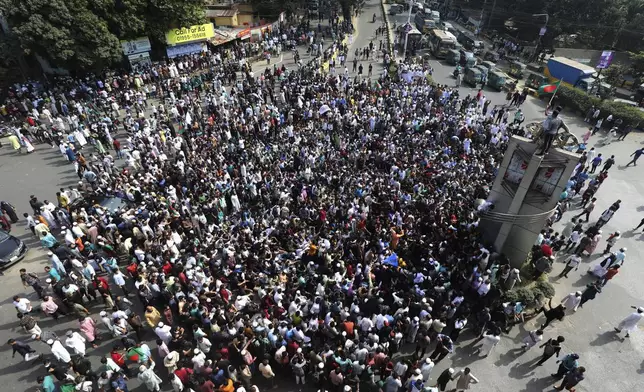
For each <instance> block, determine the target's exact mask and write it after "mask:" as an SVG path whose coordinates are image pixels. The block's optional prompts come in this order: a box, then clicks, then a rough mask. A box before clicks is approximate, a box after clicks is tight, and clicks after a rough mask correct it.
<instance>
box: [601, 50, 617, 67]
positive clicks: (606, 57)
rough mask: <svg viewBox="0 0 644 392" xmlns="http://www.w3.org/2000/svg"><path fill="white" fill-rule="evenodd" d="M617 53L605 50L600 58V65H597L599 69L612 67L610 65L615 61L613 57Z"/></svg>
mask: <svg viewBox="0 0 644 392" xmlns="http://www.w3.org/2000/svg"><path fill="white" fill-rule="evenodd" d="M614 55H615V52H611V51H610V50H605V51H603V52H602V55H601V57H600V58H599V64H597V69H606V68H608V66H610V63H611V62H612V61H613V56H614Z"/></svg>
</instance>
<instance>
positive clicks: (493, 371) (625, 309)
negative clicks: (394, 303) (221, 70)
mask: <svg viewBox="0 0 644 392" xmlns="http://www.w3.org/2000/svg"><path fill="white" fill-rule="evenodd" d="M374 12H375V13H377V15H378V20H377V22H376V23H371V16H372V15H373V13H374ZM382 18H383V15H381V13H380V4H379V2H377V1H376V0H368V1H367V3H366V6H365V10H364V13H363V14H362V16H361V17H360V18H359V19H358V21H357V24H356V25H357V30H358V31H357V34H356V36H355V37H354V40H353V43H352V45H351V49H350V56H349V58H348V61H349V62H350V61H352V60H353V57H352V56H353V52H354V50H355V48H362V47H365V46H367V45H368V43H369V42H370V41H371V39H374V40H375V41H374V44H376V45H377V44H378V40H379V39H380V38H376V37H375V29H376V28H377V27H378V26H380V25H381V23H382V20H383V19H382ZM405 20H406V18H405V17H403V16H399V17H398V19H397V23H398V24H400V23H402V22H404V21H405ZM302 52H303V51H302V50H301V51H300V53H302ZM305 59H306V58H305ZM282 61H283V62H284V64H285V65H286V66H287V68H288V67H293V66H295V65H294V64H293V61H292V57H291V55H290V53H285V54H284V57H283V60H282ZM432 66H433V67H434V69H435V72H434V78H435V80H437V81H438V82H439V83H445V84H453V79H452V78H451V71H452V68H451V67H447V66H445V65H444V64H442V63H441V62H439V61H433V62H432ZM367 67H368V65H367V63H366V62H365V68H367ZM349 68H351V67H349ZM262 69H263V66H262V65H261V64H257V65H255V66H254V70H255V71H256V72H257V71H258V70H262ZM380 71H381V68H380V65H379V63H377V62H376V64H374V75H377V74H378V73H379V72H380ZM365 73H366V72H365ZM460 92H461V93H462V94H468V93H475V92H476V91H475V90H473V89H470V88H467V87H461V88H460ZM486 95H487V96H488V97H489V98H490V99H492V101H493V103H494V104H497V103H498V104H500V103H503V102H504V98H503V94H501V93H498V92H494V91H488V90H486ZM524 112H525V113H526V120H527V121H530V120H533V119H534V120H538V119H541V118H542V115H541V113H543V103H542V102H540V101H538V100H536V99H533V98H528V101H527V102H526V104H525V105H524ZM564 118H565V119H566V121H567V123H568V124H569V125H570V126H571V128H572V130H573V132H576V133H577V134H578V135H580V134H581V132H582V130H583V126H584V124H583V122H582V121H580V119H578V118H576V117H574V116H572V115H571V114H567V113H565V114H564ZM592 144H594V145H595V146H596V147H597V148H598V149H599V150H600V152H602V153H604V155H611V154H615V155H616V157H617V162H618V165H616V167H614V168H613V169H612V170H611V172H610V175H609V178H608V180H607V182H606V184H605V185H604V186H603V187H602V189H601V190H600V191H599V193H598V197H599V203H598V206H597V209H596V211H597V212H596V213H595V214H594V217H595V218H596V217H597V216H598V214H599V213H600V212H601V211H602V210H603V209H605V208H607V207H608V206H609V205H610V204H611V203H612V202H613V201H615V199H617V198H620V199H621V200H622V201H623V204H622V208H621V209H620V210H619V211H618V213H617V214H616V216H615V217H614V218H613V220H612V221H610V222H609V224H607V225H606V226H605V228H604V233H608V232H609V231H613V230H621V231H622V232H623V233H624V238H623V239H622V240H621V241H620V243H619V245H621V246H627V247H628V251H627V253H628V256H627V260H626V264H625V266H624V269H623V271H622V272H621V273H620V274H619V275H618V276H617V277H616V278H615V279H613V281H611V282H610V283H609V284H608V285H607V286H606V288H605V290H604V292H603V293H602V294H601V295H600V296H599V297H598V298H597V299H596V300H594V301H592V302H590V303H589V304H588V305H587V306H586V308H585V309H583V310H580V311H579V312H578V314H574V315H571V316H569V317H567V318H566V319H565V320H564V321H563V322H561V323H558V324H556V325H554V326H552V327H550V328H549V329H548V330H547V332H546V337H547V338H549V337H553V336H557V335H560V334H561V335H564V336H565V337H566V339H567V340H566V342H565V344H564V350H563V351H564V352H577V353H579V354H580V356H581V363H582V364H583V365H584V366H586V367H587V369H588V373H587V379H586V380H585V381H584V382H583V383H582V384H581V385H580V386H579V387H578V388H577V390H578V391H604V392H624V391H637V390H642V387H641V386H642V383H643V381H642V377H643V375H644V331H636V332H635V333H633V334H632V335H631V338H630V339H627V340H624V341H620V340H617V339H616V338H615V335H614V334H613V333H612V332H611V330H612V326H613V325H614V324H615V323H616V322H618V321H619V320H620V319H621V318H622V317H624V316H625V315H627V314H628V313H629V311H630V308H629V305H644V286H642V285H641V281H642V277H644V265H642V263H640V259H641V257H640V256H641V255H642V252H643V250H644V246H643V244H642V240H644V236H643V235H641V234H639V233H637V234H636V233H633V232H630V231H628V230H629V229H630V228H633V227H634V226H635V225H637V223H639V220H640V219H641V218H642V217H644V203H641V202H640V195H642V194H644V175H643V174H642V173H641V171H640V170H641V169H640V167H641V165H640V166H638V167H636V168H633V167H630V168H624V167H623V165H624V164H625V163H626V162H627V161H628V157H627V156H628V155H629V154H630V153H631V152H632V151H633V150H634V149H636V148H639V147H642V145H643V144H644V136H643V135H641V134H631V135H629V137H628V138H627V139H626V141H623V142H618V143H613V144H610V145H608V146H602V143H601V137H597V136H596V137H595V138H594V139H592V140H591V145H592ZM36 147H37V150H36V151H35V152H34V153H33V154H30V155H16V154H14V153H13V151H12V150H11V149H10V148H9V147H8V146H6V145H5V147H2V148H1V149H0V179H2V181H3V187H2V193H1V194H0V198H1V199H4V200H9V201H11V202H12V203H13V204H14V205H15V206H16V207H17V208H18V210H19V211H20V212H23V211H29V204H28V197H29V195H30V194H36V195H38V196H39V197H40V198H41V199H48V198H49V199H54V198H55V191H56V190H57V189H58V188H60V187H61V186H65V187H67V186H70V185H73V184H74V183H76V181H77V177H76V174H75V173H74V172H73V169H72V166H71V165H69V164H67V163H66V162H65V160H64V159H63V157H62V156H61V155H60V153H59V152H58V150H57V149H50V148H48V147H46V146H43V145H38V146H36ZM572 214H573V213H572V212H571V213H568V214H567V215H566V216H565V217H564V221H566V220H568V219H569V218H570V217H571V216H572ZM12 233H13V234H14V235H17V236H18V237H20V238H22V239H24V240H26V241H27V242H28V243H29V244H30V245H31V246H32V249H31V250H30V251H29V254H28V256H27V258H26V259H25V260H24V261H23V262H21V263H20V265H19V266H15V267H12V268H11V269H9V270H8V271H7V272H6V274H5V276H0V284H1V285H2V287H1V288H0V342H6V340H7V339H8V338H10V337H24V333H23V332H22V331H21V330H19V328H18V323H17V318H16V317H15V311H14V309H13V306H12V305H11V302H12V300H11V298H12V297H13V295H15V294H19V293H26V294H27V295H28V296H29V297H30V298H31V299H32V300H33V301H34V302H35V303H37V302H38V301H37V300H36V299H35V298H34V296H33V295H32V294H33V293H32V292H31V291H30V290H29V291H27V290H25V289H24V288H23V287H22V285H21V284H20V279H19V278H18V269H19V268H21V267H25V268H27V269H29V270H31V271H36V272H41V271H42V268H43V266H44V264H45V260H44V259H45V257H44V254H43V252H42V251H41V250H40V249H39V248H38V244H37V243H36V242H35V241H34V240H33V237H31V234H30V233H29V232H27V231H25V229H24V225H22V224H19V225H16V226H15V227H14V230H13V232H12ZM605 237H606V236H605ZM603 246H604V243H603V242H602V243H601V244H600V246H599V247H598V249H599V248H603ZM595 259H596V256H592V257H590V258H589V260H587V261H586V262H585V263H584V265H583V266H582V267H581V268H580V271H578V272H575V273H571V274H570V278H569V279H567V280H557V279H551V280H552V282H553V283H554V284H555V287H556V288H557V296H556V298H555V299H559V298H561V297H562V296H564V295H565V294H567V293H569V292H572V291H576V290H579V289H581V288H582V287H583V286H584V285H585V284H586V283H587V282H588V278H586V276H585V274H584V269H585V268H586V266H587V265H588V264H590V263H591V262H593V261H594V260H595ZM561 268H562V265H561V264H557V265H556V266H555V273H556V272H558V271H559V270H560V269H561ZM92 310H93V311H94V313H97V312H98V311H99V310H100V306H98V305H96V306H94V307H93V308H92ZM540 322H542V319H540V318H537V319H536V320H532V321H529V322H527V323H526V325H524V326H521V327H517V328H515V329H514V330H513V331H512V333H511V334H510V335H509V336H504V337H503V339H502V341H501V343H500V344H499V345H498V346H497V347H496V348H495V350H494V351H493V352H492V354H491V355H490V356H489V357H488V358H485V359H477V358H476V357H475V356H472V355H471V354H472V352H473V351H474V350H473V348H472V344H473V343H474V341H473V337H472V336H471V335H470V334H469V333H464V334H463V335H462V338H461V339H460V340H459V344H458V347H457V349H456V351H455V353H454V354H453V355H451V356H450V357H448V358H447V359H445V360H444V361H443V362H441V363H440V364H439V365H437V367H436V369H435V370H434V373H433V374H434V376H435V377H436V376H437V375H438V374H439V373H440V372H441V371H442V370H443V369H444V368H446V367H448V366H452V367H455V368H460V367H463V366H469V367H470V368H471V369H472V372H473V373H474V374H475V375H476V376H477V377H478V378H479V379H480V380H481V383H480V384H479V385H476V386H474V387H473V390H474V391H481V392H492V391H504V392H505V391H521V392H533V391H540V390H543V389H548V388H550V387H551V385H552V380H551V379H550V378H549V374H550V373H552V372H553V371H554V370H555V369H556V366H555V363H554V360H552V361H551V362H549V363H547V364H546V365H544V366H543V367H539V368H534V367H532V366H531V364H532V363H534V361H535V360H536V359H537V357H538V356H539V353H538V352H537V350H536V349H533V351H530V352H528V353H525V354H522V355H519V354H518V353H517V352H516V351H513V349H514V348H516V347H517V346H518V345H519V343H520V341H521V339H522V338H523V335H524V334H525V331H526V330H531V329H534V328H536V326H537V325H538V324H539V323H540ZM75 326H76V321H75V320H65V321H61V322H59V323H54V322H53V321H51V320H44V321H43V322H41V327H43V328H45V329H51V330H53V331H55V332H56V333H58V334H59V335H62V334H64V332H65V331H66V330H68V329H69V328H72V327H75ZM149 337H150V339H152V338H153V333H152V332H149ZM0 347H1V348H0V361H3V363H4V364H5V366H4V367H3V368H1V369H0V383H2V384H3V385H4V387H3V388H2V391H7V392H13V391H33V390H34V388H35V386H36V385H35V379H36V377H37V376H38V375H40V374H42V368H41V367H39V365H38V364H36V363H31V364H25V363H22V362H20V360H19V359H18V358H14V359H12V358H11V349H10V348H9V346H7V345H2V346H0ZM34 348H36V349H37V350H40V351H44V352H46V350H47V348H46V347H45V346H43V345H41V344H39V343H37V342H36V343H34ZM108 350H109V344H108V343H102V344H101V347H99V348H98V349H97V350H91V349H90V350H89V353H90V355H91V358H92V362H93V363H94V366H95V367H97V366H98V356H97V354H103V353H105V352H107V351H108ZM409 350H411V347H404V348H403V354H404V353H407V352H408V351H409ZM129 385H130V387H131V390H134V391H137V392H138V391H141V392H142V391H143V390H144V389H143V388H141V387H140V386H139V384H138V382H137V381H136V380H133V381H130V382H129ZM166 389H167V386H166ZM291 389H294V388H293V386H292V385H291V383H290V382H286V383H282V384H281V387H280V388H279V390H291Z"/></svg>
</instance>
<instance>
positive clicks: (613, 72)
mask: <svg viewBox="0 0 644 392" xmlns="http://www.w3.org/2000/svg"><path fill="white" fill-rule="evenodd" d="M629 71H630V69H629V67H627V66H625V65H623V64H612V65H611V66H610V67H608V68H606V69H605V70H604V71H602V75H603V76H604V77H605V78H606V82H608V83H609V84H611V85H613V86H619V85H621V84H622V81H623V80H624V75H628V74H629Z"/></svg>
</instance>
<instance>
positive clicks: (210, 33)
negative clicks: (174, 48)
mask: <svg viewBox="0 0 644 392" xmlns="http://www.w3.org/2000/svg"><path fill="white" fill-rule="evenodd" d="M214 36H215V28H214V27H213V25H212V23H206V24H202V25H195V26H190V27H182V28H180V29H173V30H170V31H168V32H167V33H165V41H166V42H167V44H168V45H177V44H185V43H187V42H192V41H203V40H206V39H208V38H212V37H214Z"/></svg>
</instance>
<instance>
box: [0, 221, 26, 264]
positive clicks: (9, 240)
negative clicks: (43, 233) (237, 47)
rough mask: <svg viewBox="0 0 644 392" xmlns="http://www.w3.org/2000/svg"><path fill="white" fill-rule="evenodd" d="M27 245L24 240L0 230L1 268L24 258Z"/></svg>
mask: <svg viewBox="0 0 644 392" xmlns="http://www.w3.org/2000/svg"><path fill="white" fill-rule="evenodd" d="M27 250H28V248H27V245H25V243H24V242H22V240H20V239H18V238H16V237H14V236H12V235H11V234H9V233H7V232H6V231H3V230H0V269H4V268H7V267H9V266H10V265H13V264H15V263H17V262H19V261H20V260H22V259H23V258H24V257H25V255H26V254H27Z"/></svg>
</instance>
